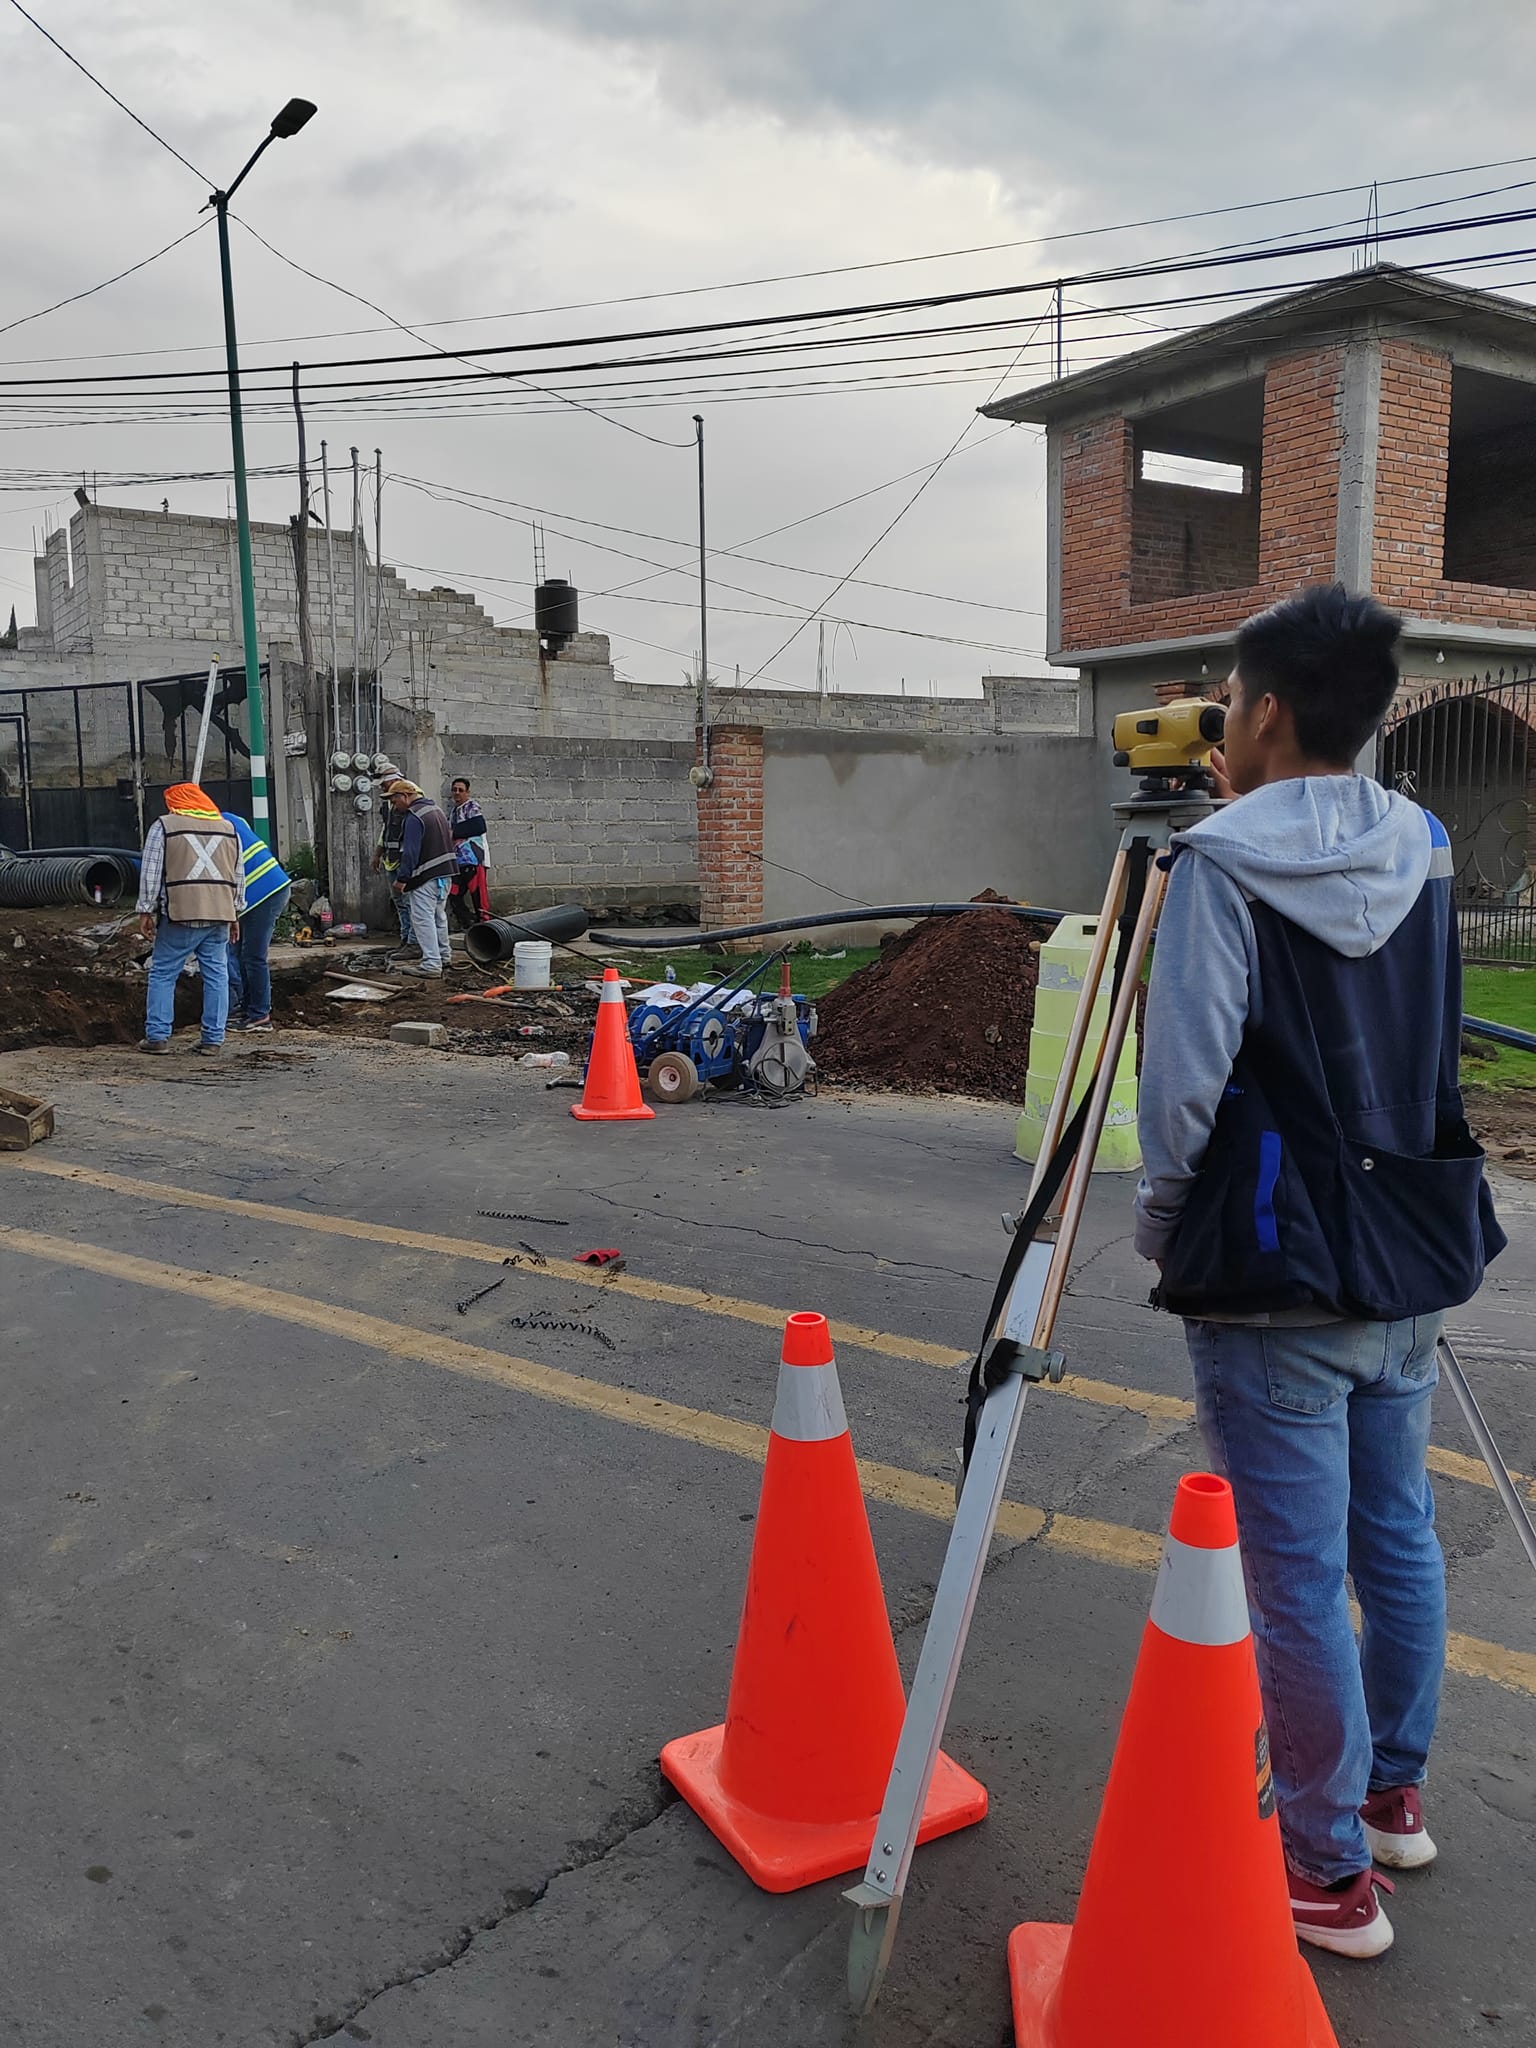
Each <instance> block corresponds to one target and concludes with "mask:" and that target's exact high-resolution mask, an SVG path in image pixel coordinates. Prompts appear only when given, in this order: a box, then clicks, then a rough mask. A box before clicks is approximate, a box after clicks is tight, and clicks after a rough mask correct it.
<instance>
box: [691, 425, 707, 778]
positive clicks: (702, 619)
mask: <svg viewBox="0 0 1536 2048" xmlns="http://www.w3.org/2000/svg"><path fill="white" fill-rule="evenodd" d="M693 430H694V438H695V439H696V441H697V442H698V449H699V727H700V730H701V732H702V734H703V758H702V762H701V765H702V766H703V767H704V768H706V769H707V768H708V767H709V550H708V548H707V547H706V545H705V539H704V415H703V414H702V413H701V412H696V413H695V414H694V416H693Z"/></svg>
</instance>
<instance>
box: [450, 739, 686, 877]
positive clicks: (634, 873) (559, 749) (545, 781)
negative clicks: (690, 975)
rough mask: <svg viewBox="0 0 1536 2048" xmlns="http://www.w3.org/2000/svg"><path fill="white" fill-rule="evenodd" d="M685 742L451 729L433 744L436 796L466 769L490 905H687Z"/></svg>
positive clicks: (464, 772)
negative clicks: (484, 828) (482, 832)
mask: <svg viewBox="0 0 1536 2048" xmlns="http://www.w3.org/2000/svg"><path fill="white" fill-rule="evenodd" d="M692 765H693V745H692V742H691V741H657V740H636V739H618V740H615V739H591V738H588V739H584V740H570V739H545V738H538V737H509V736H508V735H506V734H502V733H494V734H493V733H477V734H470V733H466V734H459V735H457V736H455V737H454V738H453V739H452V740H450V741H447V742H445V743H444V745H443V748H442V775H443V791H442V794H443V796H444V798H446V795H447V784H448V782H449V781H450V780H451V779H452V777H454V776H455V775H467V776H468V777H469V779H470V783H471V786H472V788H473V791H474V794H475V796H476V798H477V799H478V801H479V804H480V808H481V809H482V810H483V811H484V812H485V816H486V822H487V825H488V827H489V835H490V845H491V901H492V903H493V905H494V906H495V907H496V908H497V909H498V910H527V909H533V908H536V907H537V906H539V905H541V904H546V903H560V902H565V901H576V902H580V903H584V904H585V905H586V906H587V907H588V908H589V909H592V910H598V909H602V908H604V907H608V908H615V907H621V906H625V905H628V906H631V907H635V906H643V905H647V904H671V903H692V902H693V901H694V900H696V898H697V895H698V841H697V820H696V815H695V807H694V798H693V786H692V784H691V783H690V782H689V780H688V770H689V769H690V768H691V767H692Z"/></svg>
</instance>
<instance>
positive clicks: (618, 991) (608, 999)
mask: <svg viewBox="0 0 1536 2048" xmlns="http://www.w3.org/2000/svg"><path fill="white" fill-rule="evenodd" d="M598 1000H599V1001H600V1002H604V1003H622V1002H623V1000H624V991H623V989H622V988H620V986H619V984H618V983H617V982H616V981H605V982H604V983H603V992H602V995H601V996H600V997H599V998H598Z"/></svg>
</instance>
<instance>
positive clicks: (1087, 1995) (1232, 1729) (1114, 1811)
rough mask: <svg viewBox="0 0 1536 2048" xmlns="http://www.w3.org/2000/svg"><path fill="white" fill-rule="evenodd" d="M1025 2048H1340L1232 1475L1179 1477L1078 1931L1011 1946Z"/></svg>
mask: <svg viewBox="0 0 1536 2048" xmlns="http://www.w3.org/2000/svg"><path fill="white" fill-rule="evenodd" d="M1008 1964H1009V1971H1010V1974H1011V1976H1012V1979H1013V2024H1014V2034H1015V2038H1016V2041H1017V2048H1117V2044H1119V2043H1122V2042H1125V2043H1130V2042H1134V2043H1135V2044H1136V2048H1233V2044H1236V2043H1239V2042H1240V2043H1241V2044H1242V2048H1338V2043H1337V2040H1336V2039H1335V2036H1334V2031H1333V2028H1332V2026H1331V2025H1330V2024H1329V2020H1328V2014H1327V2012H1326V2011H1325V2010H1324V2007H1323V2001H1322V1999H1321V1997H1320V1996H1319V1995H1318V1990H1317V1986H1316V1985H1315V1984H1314V1983H1313V1981H1312V1974H1311V1972H1310V1971H1309V1970H1308V1968H1307V1966H1306V1964H1305V1963H1303V1961H1302V1960H1301V1955H1300V1952H1299V1950H1298V1949H1297V1946H1296V1932H1295V1928H1294V1926H1293V1925H1292V1921H1291V1908H1290V1890H1289V1885H1288V1882H1287V1879H1286V1871H1285V1857H1284V1852H1283V1851H1282V1849H1281V1846H1280V1823H1279V1821H1278V1819H1277V1818H1276V1815H1275V1792H1274V1782H1273V1779H1272V1778H1271V1775H1270V1768H1269V1737H1268V1734H1267V1732H1266V1730H1265V1726H1264V1711H1263V1708H1262V1706H1261V1705H1260V1702H1259V1677H1258V1670H1257V1668H1256V1666H1255V1664H1254V1658H1253V1640H1252V1637H1251V1636H1250V1635H1249V1632H1248V1603H1247V1599H1246V1597H1245V1595H1244V1591H1243V1573H1242V1564H1241V1561H1240V1559H1239V1556H1238V1548H1237V1514H1236V1510H1235V1509H1234V1507H1233V1503H1232V1489H1231V1487H1230V1486H1228V1484H1227V1482H1226V1481H1225V1480H1224V1479H1217V1478H1214V1477H1213V1476H1212V1475H1211V1474H1210V1473H1208V1472H1197V1473H1194V1474H1191V1475H1189V1476H1188V1477H1186V1478H1184V1479H1181V1480H1180V1481H1179V1490H1178V1493H1177V1495H1176V1496H1175V1499H1174V1504H1173V1520H1172V1524H1171V1526H1170V1528H1169V1532H1168V1540H1167V1542H1166V1544H1165V1545H1164V1548H1163V1560H1162V1564H1161V1566H1160V1567H1159V1570H1158V1575H1157V1590H1156V1591H1155V1592H1154V1594H1153V1596H1152V1615H1151V1619H1150V1620H1149V1621H1148V1623H1147V1630H1146V1634H1145V1636H1144V1637H1143V1638H1142V1645H1141V1656H1140V1659H1139V1660H1138V1662H1137V1666H1136V1676H1135V1679H1134V1680H1133V1682H1132V1685H1131V1696H1130V1699H1129V1701H1128V1702H1127V1704H1126V1709H1125V1718H1124V1720H1123V1721H1122V1722H1121V1724H1120V1739H1119V1741H1118V1743H1117V1744H1116V1746H1115V1760H1114V1764H1113V1766H1112V1767H1111V1770H1110V1774H1109V1784H1108V1786H1107V1788H1106V1790H1105V1793H1104V1805H1103V1808H1102V1810H1101V1812H1100V1814H1099V1825H1098V1828H1097V1830H1096V1831H1095V1834H1094V1838H1093V1849H1092V1851H1091V1853H1090V1855H1089V1858H1088V1875H1087V1877H1086V1878H1085V1879H1084V1882H1083V1896H1082V1899H1081V1902H1080V1903H1079V1906H1078V1909H1077V1921H1076V1924H1075V1925H1074V1926H1072V1927H1047V1926H1038V1925H1037V1926H1024V1927H1016V1928H1015V1929H1014V1931H1013V1935H1012V1937H1011V1939H1010V1940H1009V1943H1008Z"/></svg>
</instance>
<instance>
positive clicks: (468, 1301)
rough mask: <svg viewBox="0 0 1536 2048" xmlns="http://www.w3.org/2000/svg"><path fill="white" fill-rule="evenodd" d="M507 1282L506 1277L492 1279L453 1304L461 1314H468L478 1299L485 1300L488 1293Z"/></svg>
mask: <svg viewBox="0 0 1536 2048" xmlns="http://www.w3.org/2000/svg"><path fill="white" fill-rule="evenodd" d="M506 1284H507V1283H506V1280H505V1279H501V1280H492V1281H491V1282H490V1284H489V1285H488V1286H486V1287H477V1288H476V1289H475V1292H474V1293H473V1294H466V1295H465V1297H464V1299H463V1300H462V1301H456V1302H455V1303H454V1304H453V1305H454V1307H455V1308H456V1309H457V1310H458V1312H459V1314H460V1315H461V1316H464V1315H468V1314H469V1311H470V1310H471V1309H472V1308H473V1307H474V1305H475V1303H476V1302H477V1301H484V1299H485V1297H486V1296H487V1295H488V1294H494V1293H495V1292H496V1290H497V1288H498V1287H505V1286H506Z"/></svg>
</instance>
